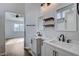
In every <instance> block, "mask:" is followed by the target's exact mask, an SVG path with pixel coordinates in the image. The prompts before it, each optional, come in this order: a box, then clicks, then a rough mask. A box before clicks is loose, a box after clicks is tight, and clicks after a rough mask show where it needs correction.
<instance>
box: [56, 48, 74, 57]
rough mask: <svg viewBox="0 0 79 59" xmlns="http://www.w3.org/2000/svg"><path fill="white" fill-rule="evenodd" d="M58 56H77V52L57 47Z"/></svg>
mask: <svg viewBox="0 0 79 59" xmlns="http://www.w3.org/2000/svg"><path fill="white" fill-rule="evenodd" d="M55 51H56V56H75V54H72V53H70V52H67V51H65V50H62V49H59V48H55Z"/></svg>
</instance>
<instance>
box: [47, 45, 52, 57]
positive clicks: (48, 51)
mask: <svg viewBox="0 0 79 59" xmlns="http://www.w3.org/2000/svg"><path fill="white" fill-rule="evenodd" d="M46 56H53V48H52V46H50V45H48V44H46Z"/></svg>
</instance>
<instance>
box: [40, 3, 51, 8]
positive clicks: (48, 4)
mask: <svg viewBox="0 0 79 59" xmlns="http://www.w3.org/2000/svg"><path fill="white" fill-rule="evenodd" d="M45 4H47V6H50V4H51V3H42V4H41V7H42V6H44V5H45Z"/></svg>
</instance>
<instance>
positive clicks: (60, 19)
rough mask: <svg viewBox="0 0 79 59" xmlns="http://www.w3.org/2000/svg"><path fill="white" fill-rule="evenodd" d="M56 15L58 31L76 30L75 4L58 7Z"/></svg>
mask: <svg viewBox="0 0 79 59" xmlns="http://www.w3.org/2000/svg"><path fill="white" fill-rule="evenodd" d="M56 15H57V16H56V29H57V30H58V31H76V6H75V4H70V5H68V6H65V7H63V8H60V9H58V10H57V14H56Z"/></svg>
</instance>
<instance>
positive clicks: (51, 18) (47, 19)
mask: <svg viewBox="0 0 79 59" xmlns="http://www.w3.org/2000/svg"><path fill="white" fill-rule="evenodd" d="M43 20H44V21H49V20H53V21H54V18H53V17H49V18H46V19H43Z"/></svg>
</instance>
